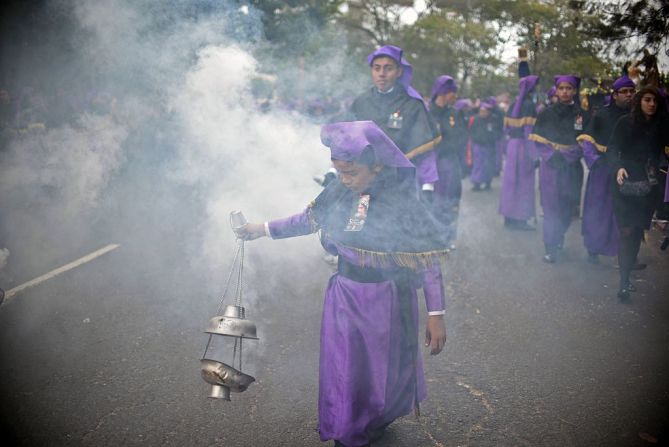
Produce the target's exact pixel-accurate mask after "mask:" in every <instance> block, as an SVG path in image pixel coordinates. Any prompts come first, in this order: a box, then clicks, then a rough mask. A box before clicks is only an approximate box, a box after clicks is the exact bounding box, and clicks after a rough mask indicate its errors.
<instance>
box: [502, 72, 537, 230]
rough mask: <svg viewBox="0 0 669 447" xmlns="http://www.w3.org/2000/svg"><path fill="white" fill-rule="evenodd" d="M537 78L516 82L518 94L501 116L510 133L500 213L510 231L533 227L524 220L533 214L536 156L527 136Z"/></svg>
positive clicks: (534, 109)
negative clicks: (505, 113)
mask: <svg viewBox="0 0 669 447" xmlns="http://www.w3.org/2000/svg"><path fill="white" fill-rule="evenodd" d="M538 82H539V77H538V76H535V75H528V76H525V77H524V78H522V79H521V80H520V81H519V83H518V97H517V98H516V101H515V102H514V103H513V104H512V105H511V107H509V110H508V112H507V116H506V117H505V118H504V125H505V129H506V131H507V133H508V135H509V142H508V144H507V147H506V163H505V165H504V171H503V172H502V186H501V192H500V198H499V213H500V214H501V215H502V216H504V226H505V227H506V228H509V229H512V230H534V229H535V228H534V227H533V226H531V225H530V224H529V223H528V222H527V221H528V220H529V219H531V218H533V217H535V215H536V212H535V209H534V202H535V198H534V185H535V179H534V178H535V173H534V171H535V164H534V157H535V156H536V153H535V149H534V142H532V141H530V140H529V139H528V137H529V135H530V133H532V128H533V126H534V123H535V121H536V104H535V103H534V101H533V100H532V94H533V93H534V89H535V88H536V86H537V83H538Z"/></svg>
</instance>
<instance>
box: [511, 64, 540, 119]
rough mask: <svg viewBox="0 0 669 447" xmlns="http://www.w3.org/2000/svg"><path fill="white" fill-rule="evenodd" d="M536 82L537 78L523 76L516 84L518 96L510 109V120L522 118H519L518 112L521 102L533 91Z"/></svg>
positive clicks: (521, 105)
mask: <svg viewBox="0 0 669 447" xmlns="http://www.w3.org/2000/svg"><path fill="white" fill-rule="evenodd" d="M538 82H539V76H536V75H529V76H525V77H524V78H523V79H521V80H520V82H518V96H517V97H516V102H514V103H513V107H512V109H511V115H510V116H511V118H522V117H521V116H520V111H521V110H522V107H523V101H524V100H525V97H526V96H527V95H528V94H529V93H530V92H532V91H533V90H534V88H535V87H536V85H537V83H538Z"/></svg>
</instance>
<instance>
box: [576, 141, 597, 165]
mask: <svg viewBox="0 0 669 447" xmlns="http://www.w3.org/2000/svg"><path fill="white" fill-rule="evenodd" d="M579 144H580V145H581V148H582V149H583V160H584V161H585V165H586V166H587V167H588V169H591V168H592V166H593V165H594V164H595V162H596V161H597V160H599V159H600V158H602V153H601V152H599V151H598V150H597V148H596V147H595V145H594V144H592V143H591V142H589V141H586V140H583V141H581V142H579Z"/></svg>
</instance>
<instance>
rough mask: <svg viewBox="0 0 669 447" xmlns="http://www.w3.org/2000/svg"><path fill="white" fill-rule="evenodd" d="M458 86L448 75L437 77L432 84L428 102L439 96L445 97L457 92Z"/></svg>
mask: <svg viewBox="0 0 669 447" xmlns="http://www.w3.org/2000/svg"><path fill="white" fill-rule="evenodd" d="M457 91H458V85H457V84H456V83H455V79H453V78H452V77H451V76H448V75H442V76H439V77H438V78H437V79H436V80H435V81H434V84H432V92H431V93H430V101H434V98H436V97H437V96H439V95H445V94H447V93H451V92H457Z"/></svg>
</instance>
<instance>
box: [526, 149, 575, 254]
mask: <svg viewBox="0 0 669 447" xmlns="http://www.w3.org/2000/svg"><path fill="white" fill-rule="evenodd" d="M535 147H536V149H537V152H538V153H539V156H540V159H541V164H540V166H539V192H540V197H541V199H540V202H541V207H542V208H543V211H544V223H543V227H544V234H543V238H544V244H546V245H550V246H554V247H555V246H562V245H563V244H564V236H565V233H566V232H567V230H568V229H569V225H570V224H571V218H572V213H573V211H574V210H573V209H572V206H571V205H572V202H571V200H570V199H569V197H568V196H567V195H566V194H565V191H564V190H563V188H562V187H560V184H561V183H562V180H563V179H561V178H560V176H561V172H560V170H559V169H555V168H553V167H552V166H550V165H549V164H548V160H550V158H551V157H553V156H555V154H556V153H557V151H556V150H555V149H553V147H552V146H550V145H547V144H543V143H535ZM581 153H582V152H581V148H580V146H578V145H574V146H570V147H569V148H568V149H566V150H561V151H560V154H561V155H562V156H563V157H564V158H565V160H566V162H567V163H569V164H571V163H577V162H579V160H580V158H581Z"/></svg>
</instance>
